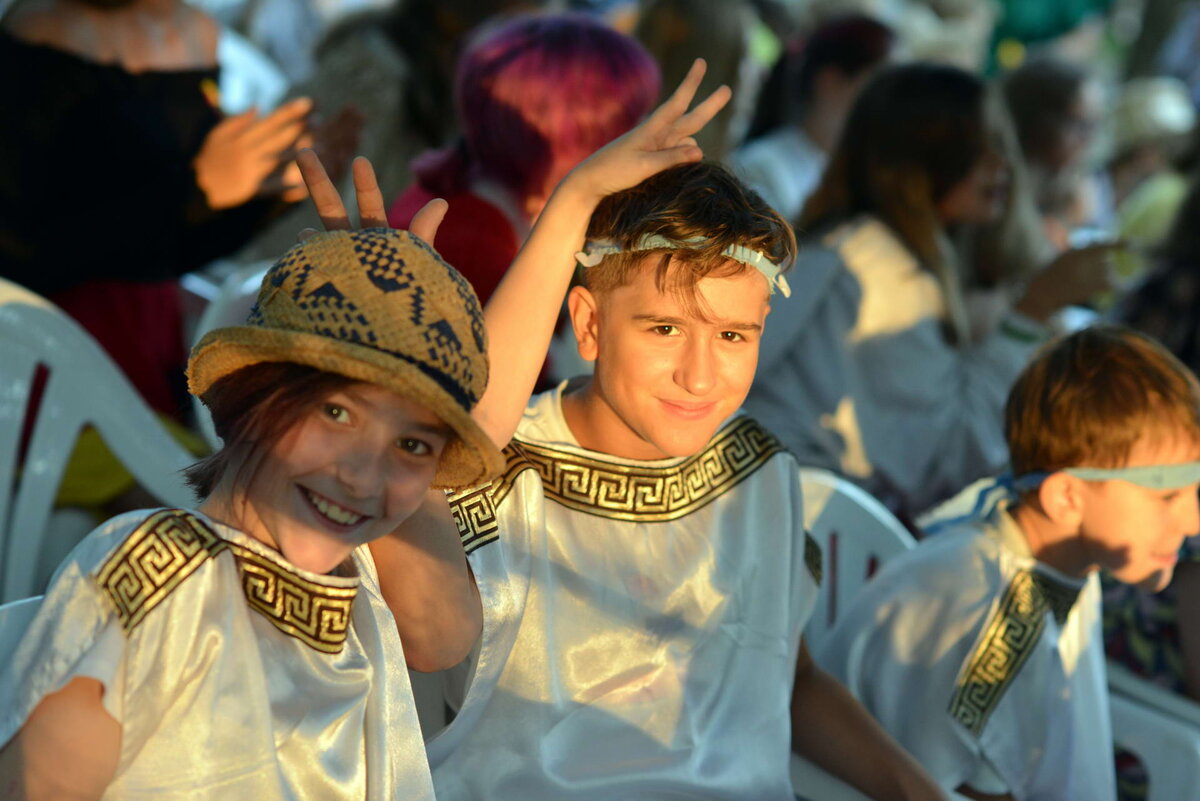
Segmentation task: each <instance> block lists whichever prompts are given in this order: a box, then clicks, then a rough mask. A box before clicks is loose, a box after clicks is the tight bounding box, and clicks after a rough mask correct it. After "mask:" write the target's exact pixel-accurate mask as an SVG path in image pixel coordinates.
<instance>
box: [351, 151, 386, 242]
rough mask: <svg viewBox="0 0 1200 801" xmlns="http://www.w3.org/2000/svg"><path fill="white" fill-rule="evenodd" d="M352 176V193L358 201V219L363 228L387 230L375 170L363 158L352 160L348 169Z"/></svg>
mask: <svg viewBox="0 0 1200 801" xmlns="http://www.w3.org/2000/svg"><path fill="white" fill-rule="evenodd" d="M350 169H351V170H352V172H353V175H354V193H355V197H356V199H357V201H358V218H359V220H360V221H361V223H362V227H363V228H387V227H388V221H387V209H386V208H385V207H384V204H383V192H381V191H380V190H379V182H378V181H377V180H376V179H375V169H374V168H373V167H372V166H371V162H370V161H369V160H368V159H367V158H366V157H365V156H359V157H358V158H356V159H354V163H353V164H352V165H351V168H350Z"/></svg>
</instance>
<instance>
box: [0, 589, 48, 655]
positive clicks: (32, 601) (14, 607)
mask: <svg viewBox="0 0 1200 801" xmlns="http://www.w3.org/2000/svg"><path fill="white" fill-rule="evenodd" d="M41 605H42V596H40V595H35V596H34V597H32V598H22V599H21V600H19V601H11V602H9V603H6V604H0V651H2V652H3V653H6V654H11V653H12V652H13V649H15V648H16V647H17V643H18V642H20V640H21V637H23V636H24V635H25V631H26V629H28V628H29V624H30V623H31V622H33V616H34V615H36V614H37V610H38V607H40V606H41Z"/></svg>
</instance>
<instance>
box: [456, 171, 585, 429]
mask: <svg viewBox="0 0 1200 801" xmlns="http://www.w3.org/2000/svg"><path fill="white" fill-rule="evenodd" d="M584 183H585V182H584V181H583V180H582V179H579V178H577V177H575V176H568V177H567V178H566V179H565V180H564V181H563V182H562V183H561V184H559V186H558V188H557V189H555V190H554V193H553V194H552V195H551V196H550V200H549V201H548V202H547V203H546V206H545V208H544V209H543V211H542V214H541V216H540V217H539V218H538V221H537V223H536V224H535V225H534V226H533V230H532V231H531V232H530V234H529V239H528V240H526V242H525V244H524V246H523V247H522V248H521V250H520V252H519V253H518V254H517V257H516V259H515V260H514V261H513V263H512V266H511V267H509V269H508V272H507V273H505V275H504V279H503V280H502V281H501V282H500V285H499V286H498V287H497V288H496V291H495V292H494V293H493V294H492V297H491V300H489V301H488V305H487V308H486V309H485V310H484V319H485V320H486V322H487V331H488V360H489V362H490V367H489V371H488V373H489V378H488V386H487V391H486V392H485V393H484V395H483V398H482V399H481V400H480V401H479V404H478V405H477V406H476V407H475V410H474V412H473V416H474V418H475V420H476V422H477V423H479V425H480V426H481V427H482V428H483V430H484V431H486V432H487V433H488V435H489V436H490V437H491V438H492V441H493V442H495V443H496V445H497V446H498V447H501V448H503V447H504V446H505V445H507V444H508V441H509V440H510V439H511V438H512V435H513V432H514V431H515V430H516V428H517V423H518V422H519V421H520V419H521V414H522V412H523V411H524V409H525V406H526V404H527V403H528V402H529V396H530V394H531V393H532V391H533V387H534V383H535V382H536V381H537V377H538V372H539V371H540V370H541V367H542V362H543V361H544V360H545V357H546V351H547V350H548V349H549V347H550V339H551V337H552V336H553V335H554V326H555V324H556V322H557V321H558V313H559V310H560V309H561V308H562V303H563V298H564V297H566V294H567V288H568V286H569V285H570V282H571V276H572V275H573V273H574V268H575V253H576V252H577V251H578V250H580V248H582V247H583V243H584V237H585V235H586V234H587V226H588V220H589V219H590V218H591V216H592V212H593V211H594V210H595V208H596V204H597V203H598V202H599V200H600V196H599V195H597V194H596V193H595V192H594V191H591V190H589V189H588V188H587V187H586V186H585V185H584Z"/></svg>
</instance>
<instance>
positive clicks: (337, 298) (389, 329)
mask: <svg viewBox="0 0 1200 801" xmlns="http://www.w3.org/2000/svg"><path fill="white" fill-rule="evenodd" d="M262 362H293V363H296V364H303V365H307V366H309V367H315V368H317V369H319V370H325V371H327V372H330V373H337V374H338V375H343V376H346V377H348V378H352V379H354V380H356V381H363V382H367V383H371V384H376V385H378V386H381V387H384V388H386V389H389V390H392V391H393V392H395V393H397V394H399V395H401V396H403V397H405V398H408V399H410V400H413V401H416V402H417V403H420V404H421V405H423V406H425V407H426V408H428V409H429V410H430V411H432V412H433V413H434V414H436V415H438V416H439V417H441V418H442V420H443V421H444V422H445V423H446V424H447V425H449V426H450V427H451V428H452V429H453V430H454V433H455V435H456V437H455V438H454V439H453V440H452V441H451V442H450V444H449V445H448V446H447V448H446V450H445V451H443V453H442V458H441V461H440V462H439V463H438V470H437V475H436V477H435V479H434V485H435V486H438V487H443V488H453V489H458V488H462V487H468V486H472V485H475V484H480V483H482V482H484V481H487V480H488V479H490V478H491V477H492V476H494V475H495V474H497V473H498V472H499V471H500V469H501V468H502V466H503V464H504V462H503V458H502V457H501V455H500V451H498V450H497V449H496V446H495V445H494V444H492V441H491V439H489V438H488V436H487V434H485V433H484V432H483V430H482V429H481V428H479V426H478V425H476V423H475V421H474V420H472V419H471V409H472V408H474V406H475V404H476V403H477V402H478V401H479V397H480V396H481V395H482V394H483V390H484V387H485V386H486V385H487V372H488V363H487V340H486V334H485V332H484V327H483V314H482V312H481V311H480V308H479V300H478V299H477V298H476V297H475V292H474V290H472V289H471V285H470V284H468V283H467V281H466V280H465V279H464V278H463V277H462V276H461V275H459V274H458V272H457V271H456V270H455V269H454V268H453V267H451V266H450V265H448V264H446V262H444V261H442V259H441V257H440V256H438V254H437V253H435V252H434V251H433V249H432V248H430V247H429V246H428V245H426V244H425V243H424V242H422V241H421V240H420V239H418V238H416V237H414V236H412V235H411V234H409V233H408V232H407V231H393V230H390V229H387V228H368V229H364V230H361V231H353V232H351V231H334V232H331V233H325V234H318V235H316V236H313V237H311V238H310V239H308V240H307V241H306V242H304V243H302V244H299V245H296V246H295V247H293V248H292V249H291V250H289V251H288V252H287V253H286V254H284V256H283V258H281V259H280V260H279V261H278V262H277V263H276V264H275V266H273V267H272V268H271V269H270V270H269V271H268V272H267V274H266V276H265V277H264V278H263V284H262V288H261V289H260V290H259V293H258V302H257V303H256V304H255V306H254V309H253V310H252V311H251V312H250V317H249V319H248V320H247V321H246V324H245V325H242V326H234V327H230V328H218V329H216V330H213V331H210V332H209V333H208V334H206V335H205V336H204V337H203V338H202V339H201V340H200V341H199V342H198V343H196V346H195V347H194V348H193V349H192V355H191V359H190V360H189V362H188V388H189V389H190V390H191V392H192V393H193V394H194V395H197V396H198V397H200V398H201V399H203V398H204V394H205V393H206V392H207V391H208V389H209V387H211V386H212V385H213V384H214V383H215V382H216V381H217V380H218V379H220V378H222V377H224V376H227V375H229V374H230V373H233V372H234V371H236V370H239V369H241V368H243V367H246V366H249V365H252V364H259V363H262Z"/></svg>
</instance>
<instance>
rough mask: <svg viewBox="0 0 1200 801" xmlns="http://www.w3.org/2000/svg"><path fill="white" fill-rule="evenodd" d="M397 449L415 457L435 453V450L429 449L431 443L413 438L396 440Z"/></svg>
mask: <svg viewBox="0 0 1200 801" xmlns="http://www.w3.org/2000/svg"><path fill="white" fill-rule="evenodd" d="M396 447H398V448H399V449H400V450H402V451H404V452H405V453H411V454H412V455H413V456H428V455H429V454H431V453H433V448H431V447H429V443H427V442H422V441H421V440H419V439H413V438H411V437H404V438H402V439H398V440H396Z"/></svg>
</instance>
